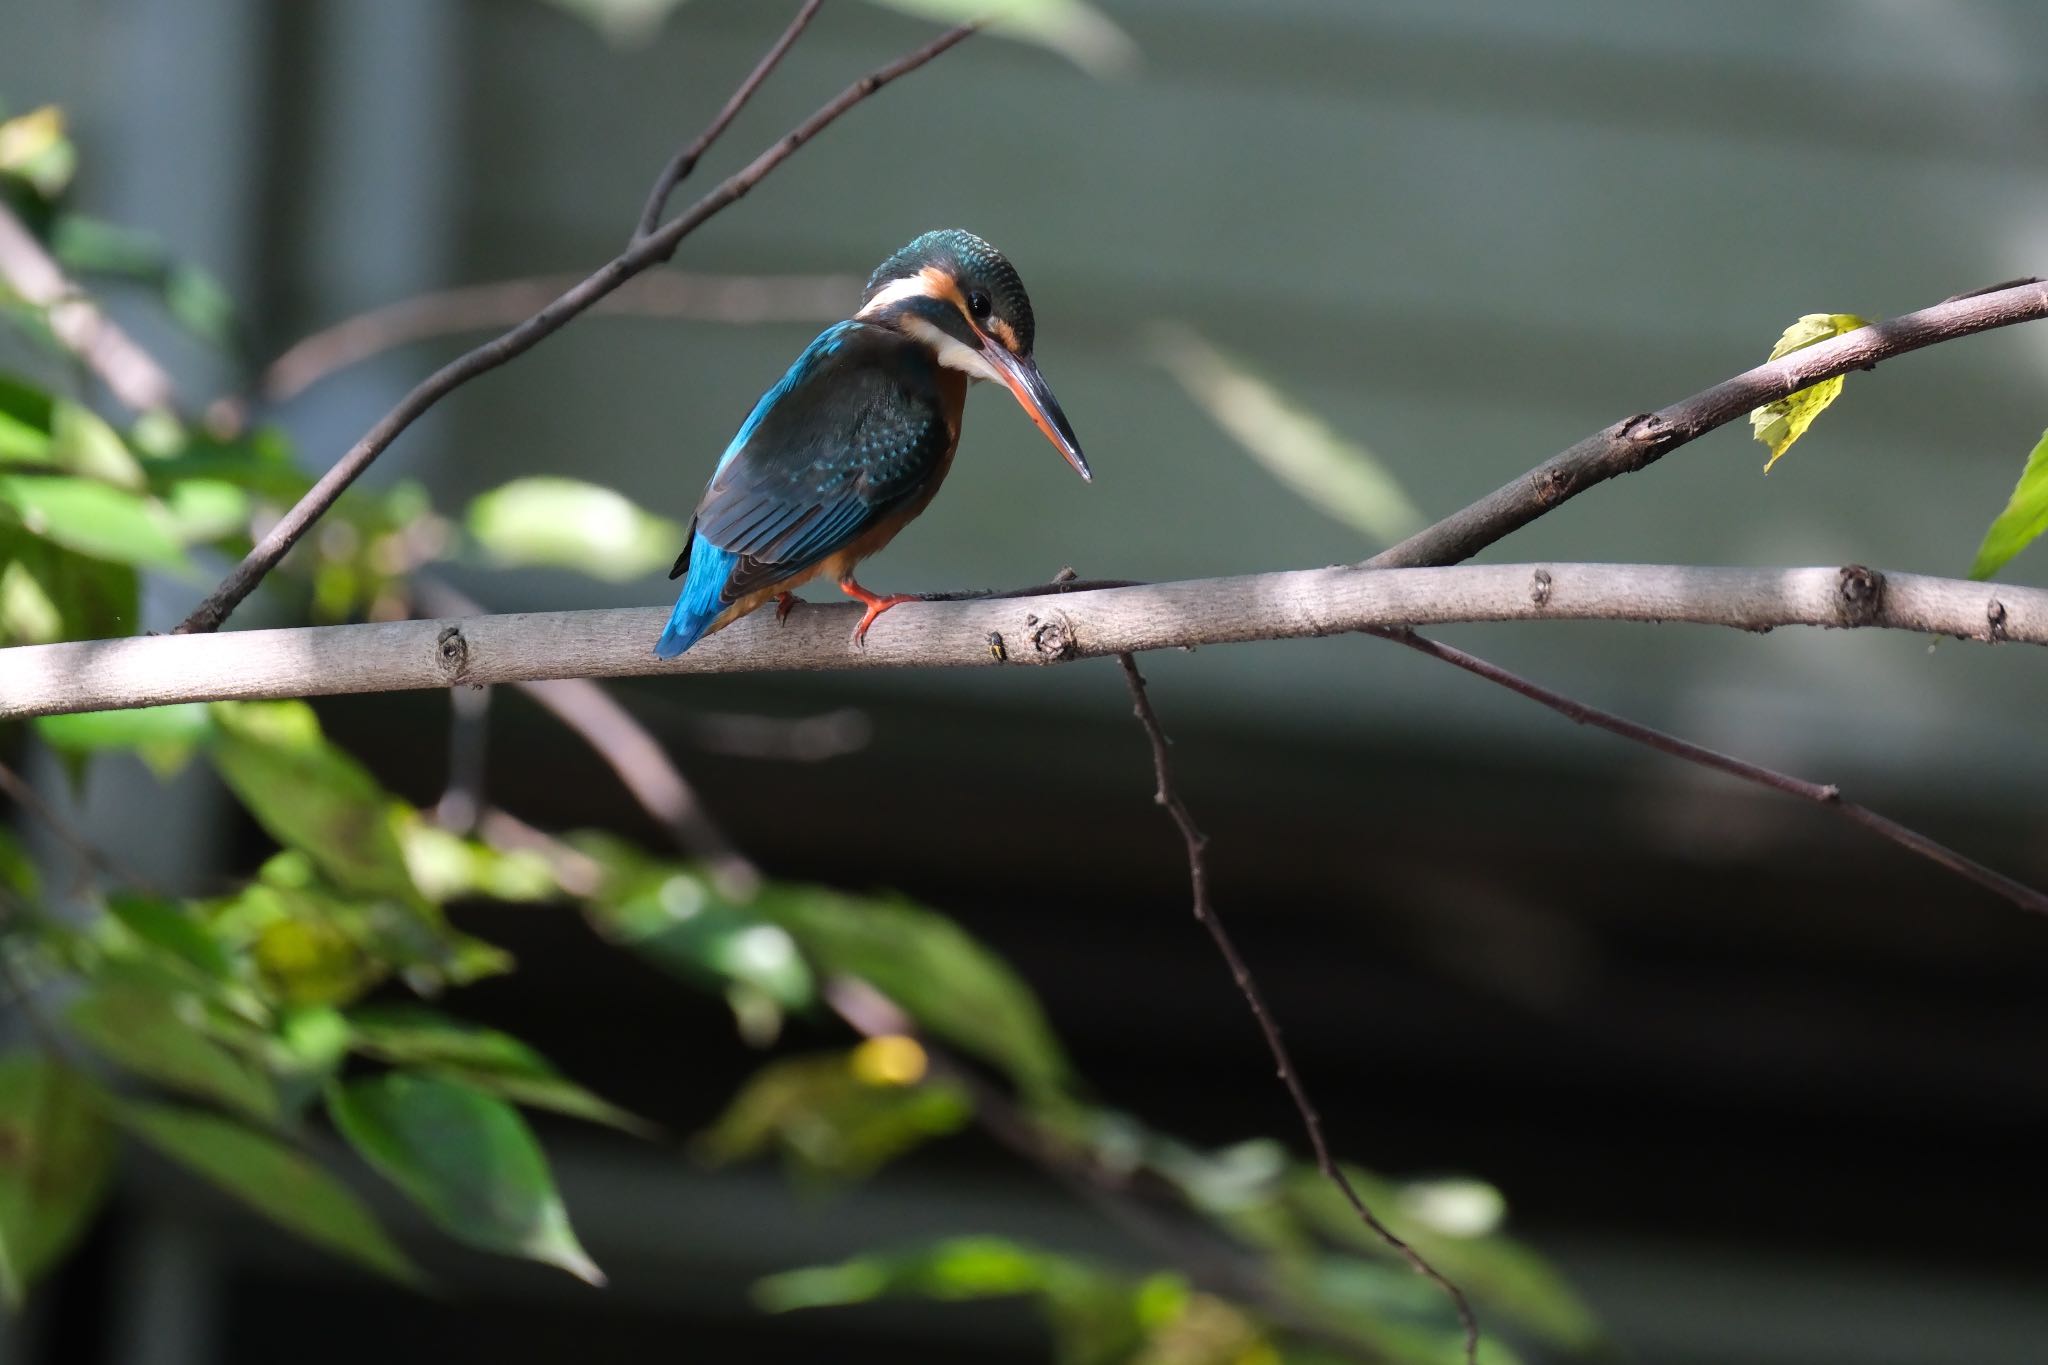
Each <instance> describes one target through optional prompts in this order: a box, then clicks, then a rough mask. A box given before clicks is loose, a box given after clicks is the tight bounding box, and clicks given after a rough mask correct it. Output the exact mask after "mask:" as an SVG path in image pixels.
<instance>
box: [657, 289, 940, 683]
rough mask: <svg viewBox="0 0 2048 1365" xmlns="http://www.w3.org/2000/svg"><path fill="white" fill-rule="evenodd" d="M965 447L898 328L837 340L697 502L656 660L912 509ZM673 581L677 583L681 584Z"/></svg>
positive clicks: (933, 380)
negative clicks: (951, 453) (735, 607)
mask: <svg viewBox="0 0 2048 1365" xmlns="http://www.w3.org/2000/svg"><path fill="white" fill-rule="evenodd" d="M952 440H953V435H952V432H951V430H950V429H949V428H948V426H947V423H946V420H945V415H944V406H943V403H942V401H941V399H940V396H939V389H938V382H937V372H936V369H935V367H934V365H933V363H932V360H931V358H930V356H929V354H928V353H927V352H925V351H924V350H923V349H922V348H920V347H918V346H917V345H916V344H915V343H913V342H911V341H909V340H908V339H907V338H905V337H903V336H901V335H900V334H898V333H895V332H893V331H890V330H887V329H884V328H879V327H873V326H870V325H868V324H865V323H859V322H848V323H840V324H839V325H838V326H836V327H833V328H830V329H828V330H827V331H825V332H824V333H823V334H822V335H820V336H819V337H818V339H817V340H815V341H813V342H812V343H811V345H810V346H809V347H808V348H807V349H806V350H805V351H804V353H803V355H801V356H799V357H798V358H797V362H796V364H794V365H792V366H791V367H790V371H789V373H788V374H787V375H785V376H783V379H782V381H781V382H780V383H778V384H777V385H776V386H775V387H774V388H773V389H770V390H769V391H768V393H767V394H766V395H764V396H763V397H762V399H761V401H760V402H759V403H757V404H756V405H755V406H754V411H753V412H752V413H751V414H750V415H749V416H748V418H747V420H746V422H745V424H744V425H742V426H741V428H740V431H739V434H738V435H737V436H735V437H734V438H733V442H732V444H731V445H730V446H729V447H727V449H726V452H725V455H724V457H723V458H722V459H721V460H720V461H719V465H718V471H717V473H715V474H714V475H713V476H712V479H711V484H710V486H709V487H708V488H706V489H705V491H704V497H703V499H702V501H700V502H699V503H698V505H697V515H696V518H695V520H694V521H693V523H692V525H691V537H690V545H689V548H688V549H686V550H685V551H684V553H683V556H682V558H681V559H679V560H678V561H677V564H676V568H677V571H678V572H681V571H683V570H685V569H687V571H688V574H689V577H688V579H687V580H686V581H685V583H684V585H683V591H682V593H681V595H680V597H679V598H678V600H677V602H676V610H675V613H674V615H673V616H672V617H671V619H670V621H669V628H668V630H667V631H665V632H664V633H663V635H662V639H661V643H660V644H659V645H657V647H656V652H657V653H662V654H664V657H666V656H668V655H670V654H675V653H681V652H682V650H684V649H686V648H688V647H689V645H690V644H692V643H694V642H695V641H696V640H697V639H698V638H699V637H701V636H702V635H703V634H704V632H705V631H707V630H708V629H709V628H710V626H711V623H712V621H713V620H715V619H716V617H717V616H718V614H719V613H720V612H722V611H723V610H724V609H725V608H726V607H728V606H730V605H731V604H732V603H734V602H736V601H738V600H739V599H741V598H742V597H745V596H747V595H748V594H750V593H753V592H757V591H759V590H760V589H762V588H767V587H772V586H774V585H775V584H776V583H778V582H781V581H783V580H786V579H789V578H793V577H795V576H797V575H798V574H800V573H802V572H803V571H804V570H806V569H809V568H811V567H812V566H813V565H815V564H817V563H818V562H819V561H820V560H822V559H824V558H826V557H827V556H829V555H830V554H832V553H833V552H834V551H835V550H838V549H841V548H842V547H844V546H846V545H847V544H849V543H850V542H852V541H853V540H855V539H856V538H857V537H859V536H860V535H861V534H862V533H863V532H865V531H867V530H868V529H870V528H871V527H873V526H874V525H875V524H876V523H877V522H878V521H880V520H881V519H882V518H884V517H886V516H887V515H888V514H889V513H890V512H892V511H894V510H896V509H898V508H900V507H901V506H902V505H903V504H905V503H906V502H908V501H909V500H910V499H911V498H913V497H914V496H915V495H916V494H917V492H918V490H919V489H921V488H922V487H923V486H924V483H925V480H926V479H927V478H929V477H931V476H932V475H933V474H935V473H936V472H937V471H938V470H939V468H940V467H941V466H942V465H943V463H944V460H945V456H946V453H947V449H948V446H949V445H950V443H951V441H952ZM671 576H673V575H671Z"/></svg>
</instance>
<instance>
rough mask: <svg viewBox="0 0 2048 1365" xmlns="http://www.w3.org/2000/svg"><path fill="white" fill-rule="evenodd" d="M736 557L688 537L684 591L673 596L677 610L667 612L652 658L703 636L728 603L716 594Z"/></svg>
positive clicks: (676, 650)
mask: <svg viewBox="0 0 2048 1365" xmlns="http://www.w3.org/2000/svg"><path fill="white" fill-rule="evenodd" d="M737 558H738V556H737V555H735V554H733V552H732V551H730V550H723V549H720V548H719V547H718V546H716V545H713V544H712V543H711V542H710V541H708V540H706V539H704V537H702V536H693V537H692V538H691V542H690V559H689V564H690V571H689V577H687V578H685V579H684V580H683V590H682V592H681V593H680V594H679V595H678V596H677V597H676V609H675V610H674V611H672V612H670V613H669V618H668V625H667V627H666V628H665V629H663V631H662V632H661V638H660V639H659V640H657V641H655V643H654V653H655V657H657V658H662V659H673V658H675V657H676V655H678V654H680V653H682V652H683V651H684V650H686V649H688V648H689V647H690V646H691V645H694V644H696V643H697V641H699V640H701V639H703V638H704V635H705V632H707V631H709V630H710V629H711V623H712V622H714V621H716V620H717V619H718V614H719V613H720V612H722V611H724V610H725V609H726V608H727V607H728V606H730V605H731V603H729V602H727V601H725V600H724V598H722V597H721V596H720V595H719V594H720V593H721V592H722V591H723V590H724V588H725V584H726V580H727V579H729V578H730V577H732V566H733V561H734V560H735V559H737Z"/></svg>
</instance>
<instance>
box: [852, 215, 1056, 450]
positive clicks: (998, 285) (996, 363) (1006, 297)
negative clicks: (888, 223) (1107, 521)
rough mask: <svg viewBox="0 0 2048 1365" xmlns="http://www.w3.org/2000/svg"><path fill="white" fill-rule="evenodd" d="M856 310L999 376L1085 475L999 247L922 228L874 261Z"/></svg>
mask: <svg viewBox="0 0 2048 1365" xmlns="http://www.w3.org/2000/svg"><path fill="white" fill-rule="evenodd" d="M858 316H859V317H860V318H862V319H863V320H865V321H868V322H874V323H879V324H881V325H883V326H887V327H893V328H895V329H896V330H897V331H899V332H902V333H904V334H905V335H907V336H909V337H911V338H913V339H915V340H917V341H919V342H922V343H923V344H924V345H926V346H928V347H930V348H931V350H932V353H933V355H934V356H935V357H936V358H937V359H938V362H939V364H941V365H944V366H945V367H947V368H948V369H953V370H960V371H962V372H964V373H965V374H967V375H968V376H970V377H971V378H974V379H993V380H995V381H996V382H997V383H999V384H1001V385H1002V386H1003V387H1004V388H1006V389H1008V390H1009V391H1010V393H1011V395H1012V396H1013V397H1015V398H1016V400H1017V402H1018V404H1019V405H1020V406H1022V407H1023V409H1024V411H1025V412H1027V413H1029V414H1030V416H1031V420H1032V421H1033V422H1035V423H1037V424H1038V429H1039V430H1040V431H1042V432H1044V433H1045V438H1046V439H1047V440H1048V441H1051V442H1052V443H1053V448H1054V449H1056V450H1058V451H1059V453H1060V454H1062V455H1064V456H1065V457H1066V460H1067V463H1068V464H1070V465H1072V466H1073V467H1074V469H1075V472H1077V473H1079V474H1080V476H1081V477H1082V478H1084V479H1086V478H1089V477H1090V475H1089V473H1088V461H1087V460H1085V459H1083V458H1082V457H1081V445H1080V442H1079V441H1077V440H1075V439H1074V428H1073V427H1072V426H1071V425H1069V424H1068V422H1067V415H1066V414H1065V413H1064V412H1061V411H1060V405H1059V400H1057V399H1055V398H1054V397H1053V396H1052V390H1051V389H1050V388H1048V387H1047V386H1046V382H1045V377H1044V376H1043V375H1041V374H1039V372H1038V362H1037V361H1035V360H1033V359H1032V358H1031V344H1032V341H1033V338H1034V331H1035V328H1034V326H1033V324H1032V319H1031V300H1030V298H1029V297H1028V296H1027V295H1026V294H1025V293H1024V282H1023V281H1022V280H1020V279H1018V278H1017V270H1016V267H1014V266H1012V265H1011V264H1010V263H1009V261H1008V260H1006V259H1005V258H1004V257H1003V253H1002V252H1000V251H997V250H996V249H995V248H994V247H992V246H990V245H989V244H988V243H987V242H984V241H982V240H981V238H979V237H977V236H975V235H974V234H973V233H971V232H962V231H961V230H959V229H958V228H946V229H943V230H941V231H938V232H927V233H925V234H924V235H923V236H922V237H919V238H917V239H916V240H915V241H913V242H911V243H910V244H909V245H908V246H906V247H904V248H903V249H902V250H900V251H898V252H897V253H896V254H895V255H893V256H891V257H890V258H889V259H888V260H886V261H884V262H882V263H881V264H880V265H879V266H877V267H875V273H874V274H873V275H871V276H869V277H868V287H867V292H866V293H864V294H863V295H862V296H861V307H860V313H859V314H858Z"/></svg>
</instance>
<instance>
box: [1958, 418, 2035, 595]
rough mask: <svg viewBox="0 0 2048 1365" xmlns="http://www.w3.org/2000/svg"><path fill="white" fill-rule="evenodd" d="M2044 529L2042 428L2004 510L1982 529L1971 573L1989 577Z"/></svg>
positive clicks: (1972, 575) (1976, 576)
mask: <svg viewBox="0 0 2048 1365" xmlns="http://www.w3.org/2000/svg"><path fill="white" fill-rule="evenodd" d="M2043 531H2048V432H2043V433H2042V434H2041V439H2040V440H2039V441H2037V442H2035V443H2034V449H2033V453H2032V454H2030V455H2028V456H2027V465H2026V468H2024V469H2022V470H2021V471H2020V481H2019V483H2017V484H2016V485H2014V486H2013V490H2012V497H2011V498H2010V499H2008V500H2007V502H2006V504H2005V510H2004V511H2002V512H2000V513H1999V514H1998V517H1997V519H1996V520H1995V521H1993V522H1992V523H1991V529H1990V530H1988V531H1986V532H1985V533H1984V543H1983V544H1982V545H1979V546H1978V547H1977V558H1976V562H1974V563H1973V564H1971V565H1970V577H1972V578H1989V577H1991V575H1993V574H1995V573H1997V572H1998V571H1999V570H2000V569H2002V568H2004V567H2005V566H2006V563H2007V561H2009V560H2010V559H2011V558H2012V557H2013V556H2014V555H2016V554H2018V553H2019V552H2020V551H2021V550H2024V549H2026V548H2027V546H2028V545H2030V544H2032V543H2033V542H2034V541H2036V540H2038V539H2040V536H2041V533H2042V532H2043Z"/></svg>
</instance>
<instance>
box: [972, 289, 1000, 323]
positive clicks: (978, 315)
mask: <svg viewBox="0 0 2048 1365" xmlns="http://www.w3.org/2000/svg"><path fill="white" fill-rule="evenodd" d="M994 308H995V305H994V304H992V303H990V302H989V299H988V295H986V294H984V293H982V292H981V291H980V290H979V289H977V290H975V291H974V292H973V293H971V294H969V295H968V296H967V311H968V312H970V313H972V314H973V315H974V320H975V321H976V322H981V321H983V320H985V319H986V318H987V317H988V315H989V313H990V312H992V311H993V310H994Z"/></svg>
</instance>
